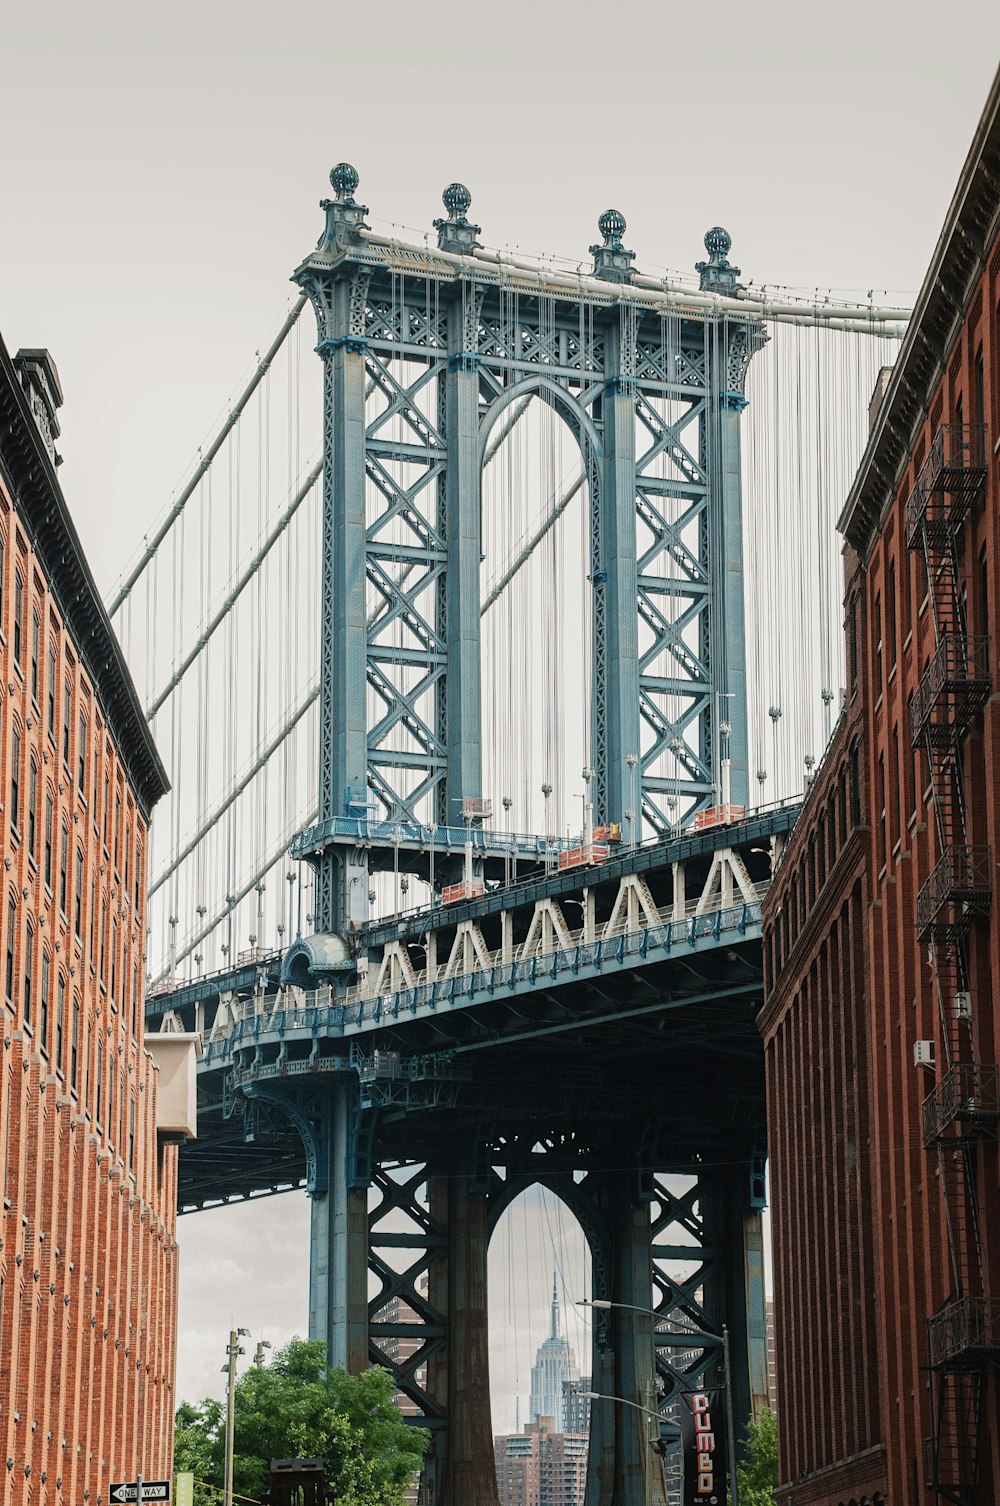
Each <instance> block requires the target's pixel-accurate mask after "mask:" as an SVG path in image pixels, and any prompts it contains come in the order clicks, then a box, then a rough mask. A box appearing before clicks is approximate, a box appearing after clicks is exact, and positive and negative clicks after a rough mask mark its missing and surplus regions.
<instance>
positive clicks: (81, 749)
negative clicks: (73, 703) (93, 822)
mask: <svg viewBox="0 0 1000 1506" xmlns="http://www.w3.org/2000/svg"><path fill="white" fill-rule="evenodd" d="M78 731H79V739H80V740H79V742H78V743H77V749H76V782H77V784H78V785H79V786H80V794H81V795H82V796H83V798H84V799H85V800H86V798H87V790H86V783H87V718H86V717H85V716H84V714H83V712H82V711H81V712H80V723H79V729H78ZM68 751H69V749H68V748H67V752H68Z"/></svg>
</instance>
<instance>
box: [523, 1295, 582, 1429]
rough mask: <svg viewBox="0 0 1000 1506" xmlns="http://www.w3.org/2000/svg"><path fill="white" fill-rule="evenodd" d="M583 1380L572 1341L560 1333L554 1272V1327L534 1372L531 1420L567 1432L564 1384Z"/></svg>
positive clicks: (539, 1353)
mask: <svg viewBox="0 0 1000 1506" xmlns="http://www.w3.org/2000/svg"><path fill="white" fill-rule="evenodd" d="M578 1379H579V1372H578V1371H577V1368H576V1356H575V1355H574V1353H573V1350H572V1348H571V1347H570V1343H569V1340H568V1339H564V1338H563V1337H562V1335H561V1333H560V1332H559V1292H558V1289H557V1287H556V1276H555V1272H554V1271H553V1273H552V1326H551V1328H550V1330H549V1336H548V1338H547V1339H546V1340H545V1342H544V1343H543V1344H541V1345H540V1346H539V1349H538V1353H537V1354H536V1355H535V1363H534V1365H533V1367H532V1371H531V1420H532V1422H538V1421H539V1419H540V1418H542V1417H550V1418H551V1419H552V1422H553V1425H554V1426H555V1429H556V1431H557V1432H560V1433H561V1432H564V1431H565V1429H566V1415H565V1401H564V1392H563V1382H564V1381H575V1380H578Z"/></svg>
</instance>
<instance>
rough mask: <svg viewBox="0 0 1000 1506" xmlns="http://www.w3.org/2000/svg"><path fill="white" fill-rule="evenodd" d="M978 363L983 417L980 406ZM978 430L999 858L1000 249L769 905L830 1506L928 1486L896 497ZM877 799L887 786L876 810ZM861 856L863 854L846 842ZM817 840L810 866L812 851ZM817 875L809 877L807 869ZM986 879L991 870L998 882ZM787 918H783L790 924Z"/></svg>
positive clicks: (785, 1295) (904, 656)
mask: <svg viewBox="0 0 1000 1506" xmlns="http://www.w3.org/2000/svg"><path fill="white" fill-rule="evenodd" d="M980 353H981V356H982V372H983V381H982V385H983V389H984V403H983V408H984V410H985V411H984V412H982V413H980V412H979V411H978V406H979V398H978V389H979V380H978V376H977V363H978V360H979V357H980ZM959 419H961V421H963V422H965V423H971V422H977V421H980V419H982V420H984V421H985V422H986V425H987V455H988V463H989V479H988V486H987V496H986V501H985V505H983V506H980V507H979V508H977V510H976V511H975V512H974V514H973V515H972V516H971V517H970V518H969V519H968V520H967V522H966V524H965V527H964V530H963V537H962V547H963V556H962V576H963V582H964V585H965V587H966V592H967V611H968V619H969V620H968V628H969V631H970V632H973V633H984V632H985V633H988V634H989V635H990V640H991V641H990V668H991V677H992V683H993V686H994V693H993V695H992V697H991V700H990V702H989V704H988V706H987V707H986V710H985V712H984V714H983V716H982V717H981V719H980V720H979V721H977V722H976V723H975V724H974V725H973V728H972V731H971V734H970V736H969V739H968V742H967V745H966V749H965V775H966V781H967V788H968V791H969V807H970V817H969V830H968V840H969V841H970V842H971V843H973V844H983V845H986V844H989V845H990V846H991V847H992V849H993V854H994V874H996V864H995V859H996V855H997V853H998V852H1000V694H998V693H997V687H1000V611H998V604H1000V526H998V525H1000V446H998V444H997V440H998V437H1000V247H997V248H996V249H995V250H993V252H992V255H991V258H990V260H989V261H988V264H987V269H986V272H985V274H984V276H983V278H982V281H981V283H980V286H979V288H978V290H977V291H976V293H975V294H974V296H973V297H972V299H971V301H970V303H969V305H968V311H967V315H966V317H965V320H964V322H963V324H962V327H961V328H960V330H959V331H958V334H957V337H956V339H955V341H954V343H953V345H952V347H951V349H950V351H949V353H948V358H947V361H946V363H945V365H944V368H943V371H942V375H941V379H940V381H939V383H938V386H937V388H936V389H935V391H934V393H933V394H932V396H931V399H930V401H929V403H928V407H927V413H926V416H925V420H924V422H923V424H922V426H921V428H920V431H919V433H918V434H917V435H916V436H915V439H914V444H913V449H912V453H911V456H910V460H909V463H908V465H907V467H906V470H905V472H904V474H903V475H902V476H901V477H900V479H899V483H898V486H897V489H896V492H895V495H894V498H893V501H892V505H891V507H890V509H889V511H888V513H887V515H886V516H885V518H884V519H883V520H882V525H881V528H880V531H879V535H878V538H877V539H876V541H875V543H874V547H873V549H872V552H871V555H870V557H869V558H868V559H867V560H865V561H862V560H861V559H859V558H858V557H857V555H855V554H854V553H853V552H852V551H850V550H848V551H847V556H846V558H847V572H846V576H847V579H846V610H847V629H848V663H849V664H850V663H851V661H852V652H851V649H850V644H851V640H852V638H853V639H854V641H855V644H856V665H857V675H856V679H855V682H854V683H853V684H852V686H851V687H850V689H849V694H848V704H847V709H846V718H847V720H846V723H845V725H844V727H843V729H842V730H841V731H840V732H839V733H838V736H837V739H836V741H835V744H834V746H833V748H832V749H831V752H830V754H829V756H828V759H827V762H826V765H825V766H824V769H823V771H822V775H821V778H820V779H819V780H818V782H817V785H816V786H815V787H814V790H813V791H812V793H811V796H810V800H809V802H808V803H807V805H806V809H805V812H804V814H803V817H802V819H801V821H800V823H799V826H798V827H797V829H796V831H795V833H794V834H793V837H792V840H791V842H790V845H789V849H788V852H787V854H786V856H785V859H784V862H783V864H782V866H781V868H780V870H779V874H778V877H777V881H776V883H775V884H774V886H773V889H772V892H771V894H770V895H769V897H768V901H767V905H766V912H765V948H766V963H767V971H768V997H767V1004H766V1007H765V1010H764V1012H763V1014H762V1017H761V1027H762V1030H763V1032H764V1036H765V1052H766V1062H767V1074H768V1099H769V1102H768V1119H769V1134H770V1139H771V1153H772V1193H773V1201H774V1224H773V1227H774V1240H775V1299H776V1301H775V1305H776V1326H777V1342H778V1400H779V1413H780V1416H781V1428H780V1434H781V1474H782V1479H783V1480H784V1481H787V1482H788V1484H787V1485H784V1486H783V1487H782V1490H781V1492H780V1494H779V1500H780V1501H781V1503H782V1506H787V1503H788V1502H792V1503H793V1506H806V1503H809V1506H838V1503H840V1502H843V1501H847V1500H849V1499H850V1498H851V1497H852V1496H853V1497H855V1498H856V1499H861V1497H862V1495H863V1494H865V1493H868V1494H872V1493H873V1492H874V1491H875V1490H881V1491H883V1492H884V1494H885V1499H886V1501H887V1502H888V1503H890V1506H897V1503H898V1506H904V1503H905V1506H917V1503H922V1502H927V1501H929V1500H931V1499H932V1497H931V1493H930V1492H929V1491H928V1490H927V1489H926V1487H925V1485H924V1440H925V1438H926V1437H927V1436H928V1435H929V1433H930V1431H931V1424H930V1414H929V1403H928V1391H927V1377H926V1374H925V1373H924V1372H923V1371H922V1369H921V1367H922V1366H924V1365H926V1363H927V1347H926V1342H927V1341H926V1319H927V1318H928V1317H929V1316H930V1315H931V1313H932V1312H934V1311H935V1309H937V1308H938V1307H939V1306H940V1305H941V1304H942V1303H943V1302H944V1300H945V1299H946V1298H947V1297H948V1296H949V1294H950V1291H951V1276H950V1271H949V1267H948V1258H947V1236H946V1226H945V1221H944V1206H943V1199H942V1197H941V1195H940V1188H939V1184H938V1171H937V1159H936V1157H935V1156H934V1155H932V1154H931V1153H929V1152H928V1151H927V1150H925V1149H924V1144H923V1136H922V1123H921V1104H922V1101H923V1099H924V1098H925V1097H926V1095H927V1093H928V1092H929V1091H930V1089H931V1087H932V1085H933V1078H932V1077H929V1076H928V1074H927V1073H925V1072H923V1071H921V1070H919V1069H917V1068H915V1067H914V1066H913V1044H914V1042H915V1041H917V1040H934V1041H936V1043H937V1051H938V1060H939V1061H941V1060H942V1058H943V1051H942V1045H943V1041H942V1030H941V1024H940V1019H939V1011H938V1006H937V1002H936V999H935V997H934V992H933V975H932V972H931V970H930V968H929V966H928V958H927V952H926V949H925V948H924V947H922V946H920V945H919V944H918V942H917V939H916V931H915V914H916V894H917V891H918V890H919V888H920V886H921V885H922V884H923V883H924V881H925V880H926V878H927V877H928V875H929V873H930V871H931V869H932V868H933V866H934V864H935V862H936V861H937V858H938V851H937V837H936V833H935V829H934V813H933V810H932V809H929V808H928V800H929V790H928V787H927V786H928V770H927V765H926V761H925V759H924V756H923V754H922V753H918V754H914V753H913V751H912V747H911V741H910V726H909V698H910V696H911V695H912V693H913V691H914V689H915V687H916V685H917V684H918V682H919V680H920V676H921V674H922V673H923V671H924V669H925V668H926V665H927V663H928V661H929V658H930V655H931V654H932V652H933V650H934V643H935V640H934V633H933V623H932V620H931V614H930V611H929V607H928V603H927V599H926V577H925V570H924V565H923V562H922V559H921V557H920V556H919V555H917V554H914V553H913V552H911V551H908V550H907V547H906V526H905V508H906V502H907V499H908V497H909V495H910V492H911V489H912V487H913V483H914V480H915V477H916V474H917V472H918V471H919V468H920V465H921V463H922V461H923V458H924V455H925V454H926V452H927V449H928V447H929V446H930V444H931V442H932V440H933V437H934V435H935V433H936V432H937V429H938V426H939V424H940V423H942V422H956V421H959ZM853 739H856V740H857V742H858V746H859V749H860V771H859V772H860V780H859V786H860V794H859V798H860V804H861V817H862V819H861V823H860V828H861V829H860V830H859V831H858V833H857V834H856V837H853V838H852V839H851V843H850V846H849V851H848V852H847V853H845V854H844V856H843V857H842V858H840V859H838V861H837V864H836V865H835V867H834V869H833V870H832V872H830V873H829V874H828V876H827V878H826V881H825V887H824V886H823V885H820V884H819V883H818V882H817V881H816V880H814V879H813V877H812V864H813V863H814V862H815V848H816V844H817V829H818V822H819V819H820V815H821V813H822V810H823V807H824V804H825V802H826V800H827V798H828V792H829V787H830V784H831V782H832V781H833V780H834V779H835V778H837V777H839V775H838V770H840V769H841V768H842V767H843V762H844V758H845V752H846V750H847V749H848V748H849V746H850V744H851V741H852V740H853ZM883 791H884V800H883ZM850 852H853V857H851V856H850ZM811 854H812V856H811ZM817 877H818V876H817ZM994 887H995V888H996V887H997V886H996V878H995V877H994ZM997 903H998V901H997V896H996V895H994V901H993V910H992V913H991V916H990V918H989V921H988V922H978V923H977V924H976V925H975V926H974V927H973V930H972V933H971V937H970V958H971V965H972V975H973V980H974V1011H975V1026H974V1032H975V1038H976V1057H977V1059H978V1061H980V1062H982V1063H987V1064H992V1063H996V1062H997V1060H998V1056H997V1051H998V1037H1000V989H998V987H997V983H996V980H997V979H998V978H1000V925H998V922H997ZM793 915H794V917H795V918H794V920H793V919H792V918H791V917H792V916H793ZM979 1166H980V1185H979V1199H980V1210H981V1226H982V1229H983V1236H984V1248H985V1260H986V1290H987V1291H992V1293H993V1294H994V1295H996V1294H998V1293H1000V1175H998V1158H997V1148H996V1146H995V1145H988V1146H987V1147H985V1148H984V1149H982V1150H981V1151H980V1152H979ZM998 1414H1000V1390H998V1385H997V1375H996V1373H995V1372H993V1373H992V1374H991V1375H990V1376H989V1378H988V1380H987V1383H986V1392H985V1396H984V1404H983V1418H984V1429H983V1433H982V1437H981V1448H982V1454H981V1461H980V1469H981V1484H980V1491H981V1499H982V1500H983V1501H984V1502H987V1501H990V1502H992V1501H994V1500H996V1499H998V1498H1000V1423H998Z"/></svg>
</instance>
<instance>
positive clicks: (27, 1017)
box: [24, 920, 35, 1025]
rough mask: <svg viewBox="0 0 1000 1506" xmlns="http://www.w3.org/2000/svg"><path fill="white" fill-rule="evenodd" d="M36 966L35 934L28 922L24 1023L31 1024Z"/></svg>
mask: <svg viewBox="0 0 1000 1506" xmlns="http://www.w3.org/2000/svg"><path fill="white" fill-rule="evenodd" d="M34 966H35V933H34V930H33V929H32V925H31V921H30V920H29V921H28V926H27V929H26V931H25V933H24V1023H25V1025H30V1024H31V974H32V972H33V971H34Z"/></svg>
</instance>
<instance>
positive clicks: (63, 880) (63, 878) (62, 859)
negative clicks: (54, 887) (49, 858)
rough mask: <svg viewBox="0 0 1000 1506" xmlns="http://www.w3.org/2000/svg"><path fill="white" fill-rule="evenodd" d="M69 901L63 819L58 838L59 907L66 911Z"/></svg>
mask: <svg viewBox="0 0 1000 1506" xmlns="http://www.w3.org/2000/svg"><path fill="white" fill-rule="evenodd" d="M68 902H69V823H68V822H66V821H64V822H63V824H62V832H61V835H60V838H59V909H60V910H61V911H62V913H63V915H66V914H67V913H68V911H67V909H66V906H67V904H68Z"/></svg>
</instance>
